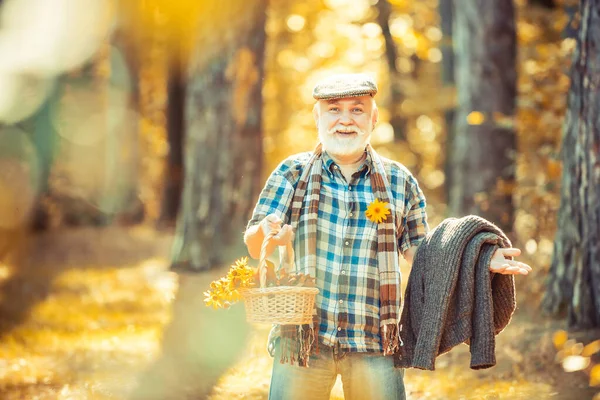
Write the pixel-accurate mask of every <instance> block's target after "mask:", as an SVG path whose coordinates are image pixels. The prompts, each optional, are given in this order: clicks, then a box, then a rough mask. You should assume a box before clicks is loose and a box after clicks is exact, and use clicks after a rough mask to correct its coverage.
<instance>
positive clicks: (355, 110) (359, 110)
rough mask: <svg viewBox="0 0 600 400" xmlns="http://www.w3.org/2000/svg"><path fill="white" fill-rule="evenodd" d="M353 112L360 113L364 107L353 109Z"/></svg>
mask: <svg viewBox="0 0 600 400" xmlns="http://www.w3.org/2000/svg"><path fill="white" fill-rule="evenodd" d="M352 112H355V113H360V112H362V108H355V109H353V110H352Z"/></svg>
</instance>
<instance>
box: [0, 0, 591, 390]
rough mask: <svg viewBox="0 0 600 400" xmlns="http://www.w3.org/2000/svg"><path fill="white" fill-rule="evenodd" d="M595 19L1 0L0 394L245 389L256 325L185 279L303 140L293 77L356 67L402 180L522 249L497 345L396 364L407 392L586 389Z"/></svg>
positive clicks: (444, 7) (432, 208) (526, 7)
mask: <svg viewBox="0 0 600 400" xmlns="http://www.w3.org/2000/svg"><path fill="white" fill-rule="evenodd" d="M599 15H600V5H599V4H598V3H597V2H596V1H592V0H583V1H582V2H581V4H579V3H578V2H576V1H572V0H515V1H511V0H490V1H488V2H477V1H474V0H455V1H452V0H422V1H408V0H303V1H292V0H271V1H267V0H247V1H245V2H241V1H236V0H223V1H219V2H216V1H209V0H195V1H193V0H179V1H178V2H169V1H167V0H127V1H100V0H0V313H1V314H0V398H2V399H34V398H35V399H125V398H135V399H188V398H204V397H206V396H209V395H210V396H212V397H211V398H218V399H221V398H222V399H225V398H256V399H262V398H266V396H267V394H268V383H269V378H270V363H271V359H270V358H268V356H267V355H266V353H265V351H264V342H265V340H266V332H267V331H266V328H265V327H258V326H248V325H247V324H245V322H244V316H243V307H242V306H241V305H237V306H235V307H233V308H232V309H230V310H227V311H224V310H219V311H214V310H210V309H208V308H206V307H205V306H204V302H203V300H204V298H203V296H202V292H203V291H204V290H206V289H207V288H208V285H209V283H210V281H211V280H212V279H215V278H216V277H219V276H222V275H223V273H224V271H226V269H227V268H228V266H229V265H230V264H231V263H233V262H234V261H235V259H237V258H239V257H242V256H245V255H246V253H247V252H246V249H245V247H244V246H243V244H242V234H243V232H244V229H245V225H246V222H247V220H248V219H249V216H250V213H251V211H252V208H253V206H254V204H255V202H256V199H257V196H258V193H259V191H260V190H261V188H262V186H263V185H264V181H265V179H266V177H267V176H268V174H269V173H270V171H271V170H272V169H273V168H275V167H276V166H277V164H278V163H279V162H281V161H282V160H283V159H284V158H286V157H287V156H289V155H291V154H294V153H298V152H302V151H309V150H311V149H312V148H313V147H314V145H315V144H316V137H317V135H316V131H315V128H314V121H313V118H312V106H313V103H314V99H313V98H312V95H311V92H312V87H313V86H314V84H315V82H316V81H317V80H319V79H321V78H322V77H324V76H326V75H328V74H332V73H338V72H366V73H369V74H371V75H373V76H374V77H375V78H376V80H377V82H378V85H379V94H378V95H377V97H376V100H377V103H378V106H379V110H380V119H379V123H378V124H377V126H376V128H375V131H374V133H373V137H372V143H373V145H374V147H375V149H376V150H377V151H378V152H379V153H380V154H382V155H384V156H386V157H389V158H392V159H395V160H397V161H399V162H401V163H403V164H404V165H406V166H407V167H408V168H409V170H411V172H412V173H413V174H414V175H415V176H416V177H417V179H418V181H419V183H420V186H421V188H422V189H423V191H424V193H425V195H426V197H427V200H428V208H427V210H428V215H429V222H430V225H431V226H432V227H434V226H436V225H437V224H439V222H440V221H441V220H443V219H444V218H447V217H451V216H461V215H466V214H477V215H481V216H483V217H485V218H487V219H489V220H490V221H492V222H494V223H496V224H497V225H499V226H500V227H501V228H502V229H504V231H505V232H507V234H508V235H509V237H510V238H511V240H512V242H513V244H514V245H515V247H519V248H521V249H522V250H523V255H522V257H520V259H522V261H524V262H527V263H528V264H530V265H531V266H532V267H533V268H534V272H533V273H532V274H530V275H529V276H528V277H526V278H523V277H517V285H518V302H519V306H518V310H517V314H516V315H515V317H514V319H513V323H512V324H511V325H510V326H509V328H507V330H506V331H505V332H503V333H502V334H501V335H500V336H499V337H498V340H499V342H498V346H497V357H498V365H497V366H496V367H495V368H493V369H491V370H489V371H470V370H469V369H468V349H466V346H463V347H464V349H463V348H461V349H457V350H456V351H453V352H452V353H450V354H448V355H444V356H442V357H440V358H439V360H438V364H437V370H436V372H435V373H423V372H421V371H408V372H407V375H406V379H405V380H406V384H407V388H408V393H409V396H411V397H410V398H412V399H459V398H460V399H463V398H464V399H467V398H468V399H471V398H472V399H479V398H481V399H484V398H485V399H497V398H506V399H513V398H523V399H525V398H527V399H537V398H540V399H545V398H550V397H551V398H554V399H588V398H589V399H591V398H592V397H593V396H594V395H595V393H596V392H597V391H598V385H600V366H599V365H598V352H599V351H600V341H599V340H597V339H598V338H600V332H599V328H600V250H599V248H598V243H600V218H598V215H600V210H599V208H598V207H600V189H599V188H600V173H598V171H599V170H598V165H600V164H599V162H600V161H599V160H600V157H599V153H600V138H599V137H600V134H599V130H598V127H597V122H596V119H597V112H598V111H599V110H598V108H599V104H600V102H598V94H597V88H596V86H597V83H596V81H597V73H599V72H600V71H599V70H600V53H598V50H597V49H598V45H600V28H598V27H599V26H600V17H599ZM573 63H576V65H575V68H572V69H571V65H572V64H573ZM559 227H560V229H559ZM405 267H406V266H405ZM405 267H404V268H405ZM404 272H405V276H407V274H408V272H409V271H408V270H407V269H406V268H405V269H404ZM404 280H405V281H406V279H404ZM336 396H337V397H336ZM341 396H342V394H341V389H340V387H339V384H338V385H337V386H336V389H335V390H334V397H332V398H342V397H341ZM596 396H597V395H596ZM594 398H595V399H597V398H600V397H598V396H597V397H594Z"/></svg>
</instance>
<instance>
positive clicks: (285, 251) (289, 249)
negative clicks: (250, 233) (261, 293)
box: [258, 229, 294, 288]
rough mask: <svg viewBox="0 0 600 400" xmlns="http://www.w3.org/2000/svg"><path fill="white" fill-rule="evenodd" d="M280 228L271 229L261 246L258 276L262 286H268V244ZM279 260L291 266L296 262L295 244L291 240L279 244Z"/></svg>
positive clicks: (282, 263)
mask: <svg viewBox="0 0 600 400" xmlns="http://www.w3.org/2000/svg"><path fill="white" fill-rule="evenodd" d="M279 231H280V229H271V231H270V232H269V233H268V234H267V235H265V238H264V240H263V242H262V246H261V248H260V259H259V262H258V276H259V280H260V287H261V288H265V287H267V257H268V256H269V254H267V246H268V245H269V242H270V241H271V239H272V238H273V237H274V236H276V235H277V234H278V233H279ZM279 261H280V263H281V265H283V266H288V267H291V266H292V265H293V263H294V246H293V244H292V241H291V240H290V241H289V242H288V243H287V244H286V245H285V246H279Z"/></svg>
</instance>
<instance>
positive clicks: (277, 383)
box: [269, 340, 406, 400]
mask: <svg viewBox="0 0 600 400" xmlns="http://www.w3.org/2000/svg"><path fill="white" fill-rule="evenodd" d="M279 342H280V340H277V343H276V346H275V359H274V360H273V376H272V377H271V388H270V390H269V399H270V400H294V399H303V400H304V399H306V400H321V399H322V400H329V396H330V394H331V389H332V388H333V385H334V384H335V380H336V378H337V375H338V374H340V375H341V377H342V385H343V388H344V399H345V400H384V399H385V400H405V399H406V393H405V390H404V370H403V369H401V368H394V359H393V357H384V356H383V355H382V354H380V353H350V352H341V351H339V350H338V349H337V348H332V347H328V346H325V345H320V348H319V350H320V351H319V354H311V356H310V361H309V367H308V368H304V367H298V366H295V365H290V364H281V363H280V362H279V360H280V356H281V346H280V343H279Z"/></svg>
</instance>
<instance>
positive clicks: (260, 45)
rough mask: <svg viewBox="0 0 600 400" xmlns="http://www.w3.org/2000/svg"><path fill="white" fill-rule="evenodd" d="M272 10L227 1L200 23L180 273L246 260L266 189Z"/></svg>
mask: <svg viewBox="0 0 600 400" xmlns="http://www.w3.org/2000/svg"><path fill="white" fill-rule="evenodd" d="M266 7H267V0H253V1H245V2H240V1H236V0H228V1H224V2H221V3H219V7H218V9H215V10H205V11H204V13H203V15H206V16H210V19H207V20H202V21H200V23H199V29H202V31H201V32H200V35H199V43H200V44H199V46H198V47H197V48H196V49H197V50H196V51H195V52H194V53H193V54H194V58H193V59H192V61H191V68H190V76H189V80H188V96H187V101H186V144H185V155H184V157H185V177H184V190H183V200H182V204H181V206H182V208H181V211H180V213H179V217H178V221H177V234H176V239H175V242H174V246H173V253H172V264H173V267H175V268H181V267H185V268H188V269H192V270H203V269H207V268H211V267H213V266H218V265H219V263H221V262H225V261H228V262H231V261H233V260H234V259H235V258H237V257H239V256H241V255H244V254H245V252H244V253H241V252H242V251H243V243H242V234H243V231H244V228H245V225H246V222H247V220H248V218H249V215H250V213H251V211H252V207H253V205H254V202H255V201H256V197H257V195H258V192H259V190H260V187H261V161H262V160H261V158H262V135H261V129H262V126H261V110H262V93H261V90H262V80H263V70H264V69H263V58H264V49H265V20H266ZM204 18H207V17H203V19H204Z"/></svg>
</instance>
